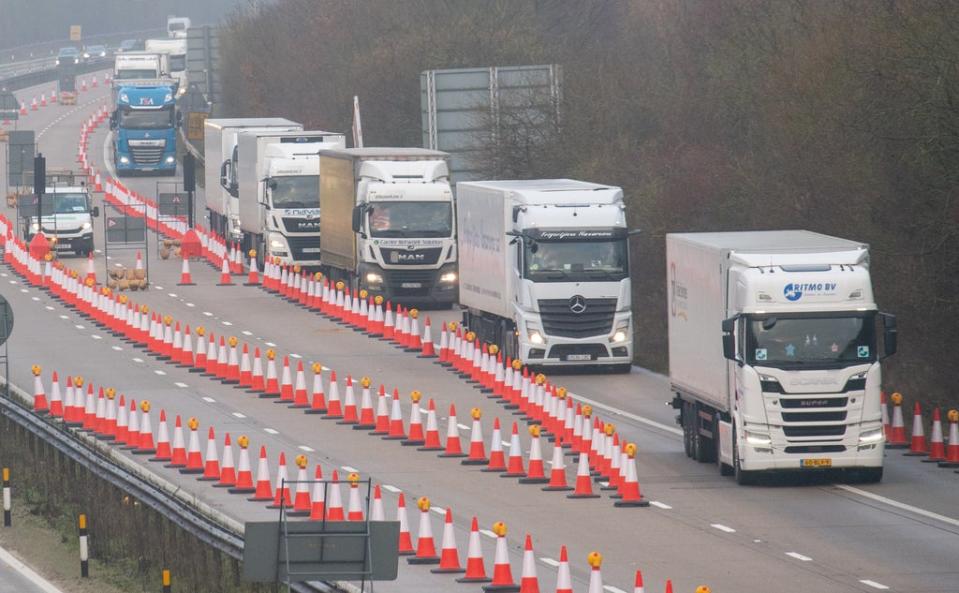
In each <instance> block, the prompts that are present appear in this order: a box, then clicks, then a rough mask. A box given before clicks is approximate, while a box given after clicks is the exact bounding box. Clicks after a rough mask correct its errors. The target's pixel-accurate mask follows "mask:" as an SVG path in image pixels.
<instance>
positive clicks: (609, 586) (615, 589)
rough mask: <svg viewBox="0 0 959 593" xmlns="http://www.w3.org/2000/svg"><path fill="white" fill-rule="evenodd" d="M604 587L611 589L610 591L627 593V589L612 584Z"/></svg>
mask: <svg viewBox="0 0 959 593" xmlns="http://www.w3.org/2000/svg"><path fill="white" fill-rule="evenodd" d="M603 589H605V590H606V591H609V593H626V591H623V590H622V589H620V588H619V587H614V586H612V585H604V586H603Z"/></svg>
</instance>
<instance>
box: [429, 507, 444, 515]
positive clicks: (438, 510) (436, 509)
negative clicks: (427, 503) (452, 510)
mask: <svg viewBox="0 0 959 593" xmlns="http://www.w3.org/2000/svg"><path fill="white" fill-rule="evenodd" d="M430 510H431V511H433V512H434V513H436V514H437V515H445V514H446V509H444V508H443V507H438V506H431V507H430Z"/></svg>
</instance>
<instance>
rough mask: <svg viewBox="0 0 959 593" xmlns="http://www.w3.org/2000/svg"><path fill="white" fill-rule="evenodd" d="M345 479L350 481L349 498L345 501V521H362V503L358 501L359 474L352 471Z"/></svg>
mask: <svg viewBox="0 0 959 593" xmlns="http://www.w3.org/2000/svg"><path fill="white" fill-rule="evenodd" d="M347 479H348V480H349V482H350V491H349V492H350V498H349V502H348V503H347V504H348V506H347V509H346V520H347V521H362V520H363V505H362V503H361V502H360V476H359V475H358V474H357V473H355V472H353V473H351V474H350V475H349V476H348V477H347Z"/></svg>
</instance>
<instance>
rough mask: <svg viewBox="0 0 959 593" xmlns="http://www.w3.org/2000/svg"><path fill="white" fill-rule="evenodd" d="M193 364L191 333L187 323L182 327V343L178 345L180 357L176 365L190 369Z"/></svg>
mask: <svg viewBox="0 0 959 593" xmlns="http://www.w3.org/2000/svg"><path fill="white" fill-rule="evenodd" d="M193 364H194V361H193V335H192V334H191V333H190V326H189V324H187V325H186V326H185V327H184V329H183V343H182V344H181V347H180V359H179V364H178V365H177V366H179V367H181V368H190V369H192V367H193Z"/></svg>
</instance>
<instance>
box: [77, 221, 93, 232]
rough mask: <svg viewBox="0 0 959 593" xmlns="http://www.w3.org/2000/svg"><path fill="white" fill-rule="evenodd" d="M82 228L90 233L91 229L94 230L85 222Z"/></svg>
mask: <svg viewBox="0 0 959 593" xmlns="http://www.w3.org/2000/svg"><path fill="white" fill-rule="evenodd" d="M80 228H82V229H83V230H85V231H89V230H90V229H91V228H93V225H92V224H90V223H89V222H85V223H83V224H82V225H80Z"/></svg>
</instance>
